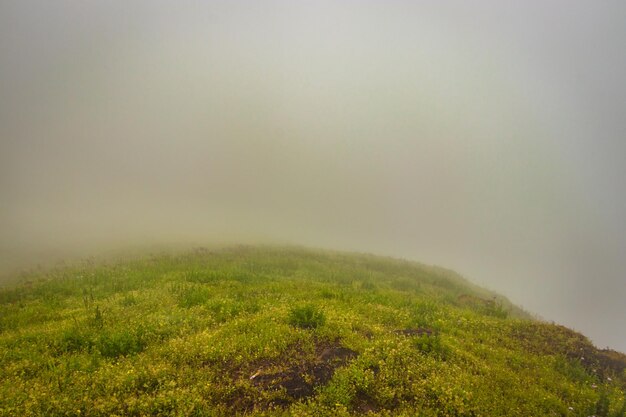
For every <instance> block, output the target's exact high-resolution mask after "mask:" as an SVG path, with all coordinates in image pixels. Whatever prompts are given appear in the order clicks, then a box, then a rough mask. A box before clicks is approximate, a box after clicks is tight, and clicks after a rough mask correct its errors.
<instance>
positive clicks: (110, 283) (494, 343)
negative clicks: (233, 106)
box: [0, 247, 626, 417]
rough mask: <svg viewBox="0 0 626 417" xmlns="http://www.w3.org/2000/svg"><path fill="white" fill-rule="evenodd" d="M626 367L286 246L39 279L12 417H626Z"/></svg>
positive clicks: (400, 270) (460, 302)
mask: <svg viewBox="0 0 626 417" xmlns="http://www.w3.org/2000/svg"><path fill="white" fill-rule="evenodd" d="M625 367H626V358H625V357H624V355H622V354H620V353H618V352H613V351H608V350H598V349H596V348H595V347H594V346H593V345H592V344H591V343H590V342H589V340H588V339H587V338H585V337H584V336H582V335H580V334H578V333H575V332H573V331H571V330H569V329H567V328H564V327H562V326H558V325H554V324H548V323H544V322H540V321H536V320H532V319H530V318H529V317H528V316H527V315H526V314H525V313H524V312H523V311H522V310H520V309H518V308H516V307H515V306H513V305H511V304H510V303H509V302H508V301H507V300H505V299H503V298H502V297H498V296H496V295H495V294H491V293H489V292H488V291H485V290H483V289H480V288H477V287H476V286H473V285H471V284H470V283H469V282H467V281H466V280H464V279H463V278H461V277H460V276H458V275H457V274H455V273H453V272H451V271H448V270H444V269H442V268H437V267H431V266H426V265H421V264H417V263H413V262H407V261H401V260H395V259H389V258H382V257H376V256H371V255H362V254H347V253H337V252H330V251H321V250H308V249H300V248H276V247H233V248H226V249H219V250H206V249H198V250H194V251H190V252H187V253H183V254H176V255H173V254H161V255H153V256H149V257H142V258H138V259H135V260H126V261H118V262H109V263H88V262H85V263H83V264H80V265H74V266H65V267H63V268H56V269H54V270H50V271H47V272H36V273H29V274H26V275H25V276H24V277H22V283H20V284H18V285H12V286H11V287H9V288H5V289H3V290H2V291H0V415H6V416H27V415H42V416H43V415H45V416H54V415H64V416H86V415H89V416H109V415H133V416H140V415H180V416H220V415H259V416H266V415H296V416H300V415H302V416H335V417H338V416H349V415H363V414H366V413H370V415H379V416H391V415H402V416H417V415H419V416H525V417H528V416H592V415H595V416H612V417H617V416H626V400H625V399H624V392H625V387H626V373H625V371H624V369H625Z"/></svg>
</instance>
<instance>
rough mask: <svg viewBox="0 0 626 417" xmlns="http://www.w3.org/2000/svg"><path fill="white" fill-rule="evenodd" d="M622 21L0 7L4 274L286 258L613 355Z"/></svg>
mask: <svg viewBox="0 0 626 417" xmlns="http://www.w3.org/2000/svg"><path fill="white" fill-rule="evenodd" d="M624 39H626V3H624V2H623V1H565V0H560V1H530V2H503V1H497V0H492V1H487V0H485V1H474V2H466V1H421V2H409V1H384V2H383V1H358V2H357V1H319V2H304V1H303V2H299V1H286V0H285V1H274V0H272V1H262V2H260V1H258V2H253V1H207V2H197V1H190V0H189V1H187V0H185V1H177V2H166V1H145V2H123V1H112V2H108V1H107V2H105V1H102V2H98V1H77V0H75V1H70V0H59V1H54V2H49V1H43V0H39V1H30V0H19V1H18V0H15V1H12V0H9V1H2V2H0V270H2V271H7V272H6V274H8V275H6V276H9V275H10V274H13V272H11V271H15V269H16V268H21V267H24V266H27V265H29V264H30V265H32V264H35V263H37V262H39V261H41V260H42V259H44V258H46V257H50V256H53V257H58V258H59V259H61V258H63V257H68V256H85V255H91V254H96V253H98V251H100V250H103V248H115V247H118V248H124V247H132V246H141V245H148V244H172V245H176V244H204V243H220V242H226V243H232V242H243V243H254V242H268V243H281V244H282V243H295V244H303V245H312V246H321V247H326V248H335V249H344V250H356V251H366V252H373V253H377V254H383V255H391V256H394V257H404V258H408V259H413V260H418V261H421V262H424V263H430V264H438V265H442V266H445V267H448V268H451V269H454V270H456V271H458V272H459V273H461V274H462V275H464V276H466V277H467V278H469V279H470V280H472V281H473V282H475V283H477V284H480V285H483V286H486V287H488V288H490V289H493V290H496V291H498V292H500V293H502V294H504V295H506V296H508V297H509V298H510V299H511V300H512V301H513V302H515V303H516V304H518V305H521V306H523V307H524V308H526V309H527V310H529V311H531V312H533V313H537V314H539V315H540V316H541V317H543V318H545V319H547V320H554V321H556V322H559V323H562V324H565V325H567V326H569V327H572V328H574V329H576V330H579V331H582V332H583V333H585V334H586V335H588V336H590V337H591V338H592V340H593V341H594V342H595V343H596V344H597V345H599V347H605V346H610V347H612V348H615V349H618V350H621V351H626V332H625V331H624V327H623V325H624V319H625V318H626V302H624V300H626V182H625V181H624V179H625V178H626V158H625V155H626V143H625V139H626V80H625V79H624V78H625V76H626V49H625V46H626V45H625V42H624Z"/></svg>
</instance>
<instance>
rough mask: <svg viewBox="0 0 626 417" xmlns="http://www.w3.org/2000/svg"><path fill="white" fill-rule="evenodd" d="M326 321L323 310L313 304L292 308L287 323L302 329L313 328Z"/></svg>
mask: <svg viewBox="0 0 626 417" xmlns="http://www.w3.org/2000/svg"><path fill="white" fill-rule="evenodd" d="M324 323H326V316H325V315H324V312H323V311H321V310H320V309H319V308H317V307H315V306H314V305H313V304H307V305H305V306H302V307H295V308H292V309H291V311H290V312H289V324H291V325H292V326H295V327H300V328H302V329H314V328H316V327H319V326H322V325H323V324H324Z"/></svg>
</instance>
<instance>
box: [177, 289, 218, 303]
mask: <svg viewBox="0 0 626 417" xmlns="http://www.w3.org/2000/svg"><path fill="white" fill-rule="evenodd" d="M209 298H211V291H210V290H209V289H208V288H204V287H195V286H194V287H186V288H183V289H182V290H181V291H180V292H179V294H178V305H179V306H181V307H185V308H189V307H193V306H197V305H201V304H205V303H206V302H207V301H208V300H209Z"/></svg>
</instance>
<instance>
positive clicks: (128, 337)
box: [96, 330, 146, 358]
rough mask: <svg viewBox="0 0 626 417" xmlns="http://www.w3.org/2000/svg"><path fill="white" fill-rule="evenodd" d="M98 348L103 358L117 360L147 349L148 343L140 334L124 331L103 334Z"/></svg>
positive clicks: (98, 342)
mask: <svg viewBox="0 0 626 417" xmlns="http://www.w3.org/2000/svg"><path fill="white" fill-rule="evenodd" d="M96 346H97V348H98V350H99V351H100V354H101V355H102V356H104V357H106V358H116V357H118V356H126V355H132V354H136V353H139V352H141V351H143V350H144V349H145V347H146V343H145V341H144V340H143V338H142V335H141V334H140V333H139V332H132V331H128V330H124V331H120V332H115V333H103V334H101V335H100V337H99V338H98V341H97V345H96Z"/></svg>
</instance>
